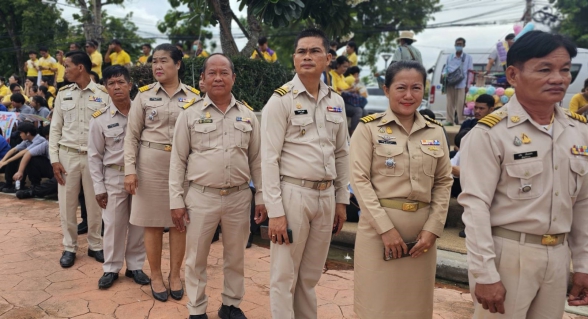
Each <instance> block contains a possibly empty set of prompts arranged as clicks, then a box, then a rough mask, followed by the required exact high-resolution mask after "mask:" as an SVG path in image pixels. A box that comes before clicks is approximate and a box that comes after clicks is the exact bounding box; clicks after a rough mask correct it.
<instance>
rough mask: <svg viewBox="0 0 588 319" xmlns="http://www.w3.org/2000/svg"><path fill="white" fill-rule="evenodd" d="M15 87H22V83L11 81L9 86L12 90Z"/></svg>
mask: <svg viewBox="0 0 588 319" xmlns="http://www.w3.org/2000/svg"><path fill="white" fill-rule="evenodd" d="M15 87H20V84H18V83H11V84H10V86H9V88H10V92H12V91H14V88H15Z"/></svg>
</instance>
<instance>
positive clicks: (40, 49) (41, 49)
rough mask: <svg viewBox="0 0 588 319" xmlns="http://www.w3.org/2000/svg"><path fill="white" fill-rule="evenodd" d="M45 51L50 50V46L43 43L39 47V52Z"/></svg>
mask: <svg viewBox="0 0 588 319" xmlns="http://www.w3.org/2000/svg"><path fill="white" fill-rule="evenodd" d="M41 51H44V52H49V48H47V47H46V46H44V45H42V46H40V47H39V52H41Z"/></svg>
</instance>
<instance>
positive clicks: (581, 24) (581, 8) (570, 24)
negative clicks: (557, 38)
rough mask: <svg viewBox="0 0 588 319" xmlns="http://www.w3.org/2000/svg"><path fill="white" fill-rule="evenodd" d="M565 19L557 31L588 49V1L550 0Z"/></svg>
mask: <svg viewBox="0 0 588 319" xmlns="http://www.w3.org/2000/svg"><path fill="white" fill-rule="evenodd" d="M549 2H550V3H554V2H555V7H556V8H557V10H559V12H561V13H562V14H563V15H564V16H565V18H564V20H563V21H562V22H561V24H560V25H559V26H558V28H557V31H558V32H559V33H561V34H565V35H566V36H568V37H570V38H571V39H572V40H574V41H575V42H576V45H578V46H579V47H583V48H588V0H557V1H554V0H550V1H549Z"/></svg>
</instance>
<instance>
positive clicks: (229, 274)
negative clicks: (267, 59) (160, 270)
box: [169, 53, 267, 319]
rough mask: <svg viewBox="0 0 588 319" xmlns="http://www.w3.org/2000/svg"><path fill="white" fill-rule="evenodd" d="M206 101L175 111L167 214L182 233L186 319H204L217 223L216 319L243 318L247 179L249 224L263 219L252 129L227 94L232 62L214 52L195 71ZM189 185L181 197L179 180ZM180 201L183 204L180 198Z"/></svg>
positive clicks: (243, 109)
mask: <svg viewBox="0 0 588 319" xmlns="http://www.w3.org/2000/svg"><path fill="white" fill-rule="evenodd" d="M202 80H203V81H204V84H205V85H204V86H205V87H206V96H205V97H204V99H201V100H198V101H197V102H196V103H194V104H193V105H191V106H190V107H189V108H188V109H186V111H185V112H182V113H181V114H180V116H179V117H178V121H177V122H176V127H175V130H174V141H173V146H172V154H171V164H170V174H169V176H170V177H169V185H170V187H169V192H170V205H171V214H172V219H173V221H174V224H175V225H176V227H177V229H178V230H179V231H186V232H187V235H186V240H187V243H188V245H187V247H186V248H187V249H186V293H187V295H188V305H187V306H188V310H189V312H190V319H205V318H208V317H207V315H206V307H207V305H208V298H207V296H206V294H205V289H206V264H207V259H208V253H209V251H210V244H211V239H212V237H213V235H214V231H215V229H216V227H217V225H218V223H219V221H220V222H222V231H223V237H222V240H223V246H224V253H223V256H224V268H223V272H224V276H225V281H224V289H223V293H222V306H221V307H220V309H219V311H218V315H219V317H220V318H221V319H229V318H231V319H244V318H246V317H245V315H244V314H243V312H242V311H241V309H239V304H240V303H241V301H242V300H243V296H244V295H245V281H244V266H245V244H246V243H247V238H248V237H249V210H250V205H251V196H252V195H251V191H250V190H249V181H250V180H251V179H253V183H254V184H255V187H256V188H257V189H258V193H257V194H256V203H257V205H256V207H255V210H256V218H255V220H256V222H257V223H261V222H263V221H264V220H265V219H266V217H267V212H266V211H265V206H264V205H263V201H262V192H261V157H260V155H259V148H260V130H259V123H258V121H257V118H256V117H255V114H254V113H253V109H251V108H250V107H248V106H247V105H246V104H243V103H241V102H238V101H237V100H235V97H234V96H233V95H232V94H231V90H232V88H233V84H234V83H235V70H234V66H233V62H232V61H231V60H230V59H229V58H228V57H226V56H224V55H222V54H219V53H216V54H212V55H211V56H210V57H208V58H207V59H206V61H205V62H204V65H203V70H202ZM185 180H188V181H190V187H189V189H188V191H187V193H186V194H184V187H183V185H184V181H185ZM184 197H185V199H184Z"/></svg>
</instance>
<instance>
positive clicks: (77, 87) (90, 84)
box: [72, 80, 98, 93]
mask: <svg viewBox="0 0 588 319" xmlns="http://www.w3.org/2000/svg"><path fill="white" fill-rule="evenodd" d="M72 88H73V89H76V90H82V91H85V90H90V91H92V93H95V92H96V90H97V89H98V87H97V86H96V83H94V81H92V80H90V83H88V86H86V88H85V89H82V88H80V87H79V86H78V84H77V83H75V82H74V83H73V87H72Z"/></svg>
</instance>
